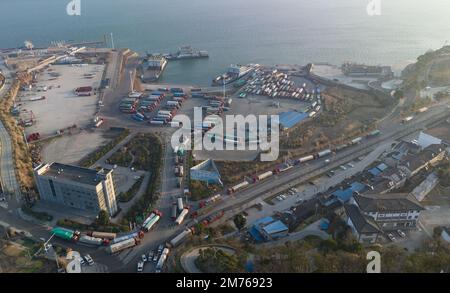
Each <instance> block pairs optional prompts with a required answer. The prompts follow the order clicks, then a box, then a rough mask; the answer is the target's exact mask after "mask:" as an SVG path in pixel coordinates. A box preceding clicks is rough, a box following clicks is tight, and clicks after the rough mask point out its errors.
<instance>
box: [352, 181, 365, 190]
mask: <svg viewBox="0 0 450 293" xmlns="http://www.w3.org/2000/svg"><path fill="white" fill-rule="evenodd" d="M350 188H351V189H352V190H353V191H354V192H361V191H363V190H364V189H365V188H366V186H365V185H364V184H362V183H361V182H353V183H352V185H351V186H350Z"/></svg>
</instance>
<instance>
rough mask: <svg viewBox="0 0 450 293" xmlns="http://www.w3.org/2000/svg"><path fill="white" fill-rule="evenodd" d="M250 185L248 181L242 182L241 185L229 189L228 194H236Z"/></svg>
mask: <svg viewBox="0 0 450 293" xmlns="http://www.w3.org/2000/svg"><path fill="white" fill-rule="evenodd" d="M248 185H249V183H248V181H244V182H241V183H239V184H237V185H235V186H233V187H231V188H228V193H229V194H232V193H235V192H237V191H238V190H240V189H243V188H245V187H247V186H248Z"/></svg>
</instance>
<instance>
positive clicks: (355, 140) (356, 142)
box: [351, 137, 362, 144]
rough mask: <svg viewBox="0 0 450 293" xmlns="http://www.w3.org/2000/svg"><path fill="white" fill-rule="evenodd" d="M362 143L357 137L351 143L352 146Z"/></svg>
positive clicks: (360, 138)
mask: <svg viewBox="0 0 450 293" xmlns="http://www.w3.org/2000/svg"><path fill="white" fill-rule="evenodd" d="M361 141H362V137H357V138H355V139H352V141H351V143H352V144H359V143H360V142H361Z"/></svg>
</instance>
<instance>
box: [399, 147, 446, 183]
mask: <svg viewBox="0 0 450 293" xmlns="http://www.w3.org/2000/svg"><path fill="white" fill-rule="evenodd" d="M445 154H446V149H445V147H444V146H443V145H441V144H432V145H429V146H428V147H426V148H424V149H423V150H422V151H421V152H420V153H418V154H408V155H406V156H404V157H403V158H402V159H401V160H400V167H399V169H401V170H403V171H405V172H406V173H407V174H408V177H412V176H414V175H416V174H417V173H419V172H420V171H421V170H423V169H425V168H428V167H430V166H434V165H436V164H437V163H439V162H440V161H442V160H443V159H444V158H445Z"/></svg>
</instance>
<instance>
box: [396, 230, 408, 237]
mask: <svg viewBox="0 0 450 293" xmlns="http://www.w3.org/2000/svg"><path fill="white" fill-rule="evenodd" d="M397 233H398V235H400V237H402V238H405V237H406V234H405V232H403V231H402V230H397Z"/></svg>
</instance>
